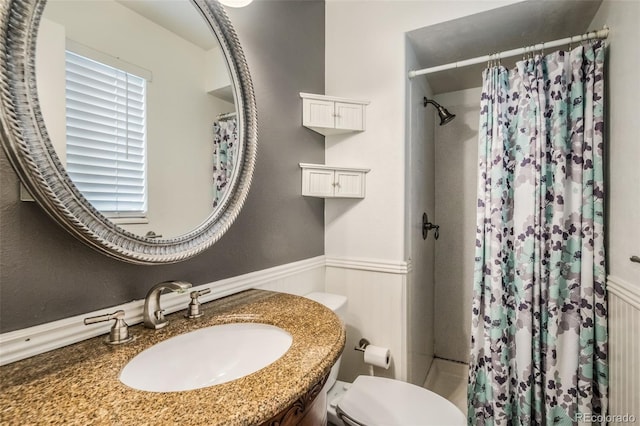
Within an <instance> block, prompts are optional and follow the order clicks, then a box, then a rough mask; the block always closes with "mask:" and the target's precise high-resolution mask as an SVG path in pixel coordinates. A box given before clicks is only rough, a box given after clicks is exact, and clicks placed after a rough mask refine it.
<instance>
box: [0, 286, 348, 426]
mask: <svg viewBox="0 0 640 426" xmlns="http://www.w3.org/2000/svg"><path fill="white" fill-rule="evenodd" d="M202 308H203V309H202V310H203V313H204V316H203V317H201V318H198V319H195V320H187V319H185V318H184V317H183V315H184V311H180V312H176V313H174V314H171V315H168V316H167V318H168V320H169V325H168V326H167V327H165V328H163V329H160V330H149V329H145V328H143V327H142V325H141V324H140V325H136V326H133V327H131V328H130V332H131V333H132V334H134V335H135V336H137V339H136V340H135V341H134V342H132V343H128V344H125V345H119V346H110V345H107V344H105V343H104V338H105V336H99V337H96V338H93V339H89V340H85V341H83V342H80V343H77V344H74V345H71V346H67V347H64V348H60V349H57V350H54V351H51V352H47V353H44V354H40V355H37V356H34V357H31V358H28V359H25V360H22V361H17V362H14V363H12V364H8V365H5V366H3V367H0V424H3V425H14V424H15V425H27V424H29V425H35V424H76V425H89V424H100V425H102V424H104V425H140V424H186V425H253V424H259V423H261V422H263V421H266V420H268V419H269V418H271V417H272V416H274V415H275V414H277V413H278V412H280V411H282V410H283V409H285V408H287V407H288V406H289V405H291V404H292V403H293V402H294V401H295V400H296V399H297V398H298V397H300V396H301V395H303V394H304V393H305V392H306V391H307V390H308V389H309V388H311V387H312V386H313V385H314V384H315V383H316V382H318V381H319V380H320V379H322V377H324V375H325V374H327V373H328V372H329V370H330V368H331V366H332V365H333V363H334V362H335V361H336V360H337V358H338V356H339V355H340V354H341V353H342V350H343V348H344V344H345V330H344V327H343V325H342V324H341V322H340V320H339V319H338V317H337V316H336V315H335V314H334V313H333V312H331V311H330V310H329V309H327V308H325V307H324V306H322V305H320V304H318V303H316V302H313V301H311V300H308V299H305V298H303V297H299V296H294V295H290V294H283V293H274V292H270V291H264V290H248V291H245V292H242V293H238V294H236V295H232V296H229V297H226V298H223V299H219V300H215V301H212V302H209V303H206V304H203V305H202ZM234 322H259V323H265V324H271V325H275V326H277V327H280V328H282V329H284V330H286V331H288V332H289V333H290V334H291V335H292V337H293V342H292V344H291V348H290V349H289V351H287V352H286V353H285V354H284V355H283V356H282V357H281V358H280V359H278V360H277V361H275V362H274V363H273V364H271V365H269V366H267V367H265V368H263V369H262V370H259V371H257V372H255V373H253V374H250V375H248V376H245V377H243V378H240V379H237V380H234V381H231V382H227V383H223V384H219V385H216V386H212V387H209V388H203V389H197V390H191V391H184V392H167V393H155V392H145V391H138V390H135V389H132V388H129V387H127V386H125V385H124V384H122V383H121V382H120V381H119V379H118V376H119V373H120V370H121V369H122V368H123V367H124V365H125V364H126V363H127V362H128V361H129V360H130V359H131V358H133V357H134V356H135V355H137V354H138V353H140V352H141V351H143V350H144V349H146V348H148V347H150V346H151V345H153V344H155V343H158V342H160V341H163V340H166V339H168V338H170V337H173V336H176V335H178V334H182V333H185V332H189V331H193V330H196V329H198V328H202V327H207V326H211V325H216V324H226V323H234ZM202 357H203V359H204V358H205V357H206V354H202Z"/></svg>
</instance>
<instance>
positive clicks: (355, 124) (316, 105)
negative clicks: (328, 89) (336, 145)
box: [300, 92, 369, 136]
mask: <svg viewBox="0 0 640 426" xmlns="http://www.w3.org/2000/svg"><path fill="white" fill-rule="evenodd" d="M300 97H301V98H302V125H303V126H305V127H307V128H309V129H311V130H313V131H315V132H318V133H320V134H322V135H325V136H332V135H339V134H343V133H351V132H363V131H364V130H365V121H366V106H367V105H368V104H369V101H357V100H353V99H346V98H337V97H334V96H325V95H314V94H311V93H302V92H301V93H300Z"/></svg>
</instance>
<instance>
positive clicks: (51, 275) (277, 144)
mask: <svg viewBox="0 0 640 426" xmlns="http://www.w3.org/2000/svg"><path fill="white" fill-rule="evenodd" d="M229 15H230V18H231V21H232V22H233V23H234V26H235V28H236V31H237V33H238V36H239V38H240V41H241V43H242V46H243V49H244V53H245V56H246V58H247V62H248V63H249V67H250V69H251V74H252V78H253V83H254V86H255V92H256V101H257V106H258V123H259V138H258V144H259V145H258V162H257V167H256V171H255V175H254V180H253V184H252V187H251V191H250V193H249V197H248V198H247V201H246V204H245V207H244V209H243V210H242V212H241V213H240V215H239V216H238V218H237V220H236V222H235V223H234V224H233V225H232V226H231V228H230V229H229V231H228V232H227V233H226V234H225V235H224V236H223V237H222V238H221V239H220V240H219V241H218V243H216V244H215V245H214V246H213V247H212V248H211V249H209V250H207V251H206V252H205V253H203V254H201V255H199V256H197V257H195V258H194V259H191V260H188V261H185V262H182V263H178V264H173V265H160V266H138V265H130V264H127V263H123V262H119V261H117V260H113V259H110V258H108V257H106V256H104V255H102V254H100V253H98V252H95V251H94V250H92V249H90V248H88V247H87V246H85V245H84V244H83V243H81V242H79V241H77V240H76V239H75V238H74V237H72V236H71V235H70V234H67V233H66V232H65V231H64V230H63V229H62V228H60V227H59V226H58V225H57V224H56V223H54V222H53V221H52V220H51V219H49V217H48V216H47V215H46V214H45V213H44V212H43V211H42V210H41V209H40V207H39V206H38V205H36V204H35V203H25V202H21V201H19V197H18V179H17V177H16V175H15V173H14V171H13V169H12V168H11V165H10V164H9V161H8V160H7V158H6V155H5V153H4V151H1V153H0V197H1V198H0V332H3V333H4V332H8V331H12V330H16V329H20V328H24V327H29V326H33V325H37V324H41V323H46V322H49V321H54V320H58V319H61V318H65V317H69V316H74V315H80V314H82V313H86V312H91V311H94V310H97V309H101V308H106V307H109V306H115V305H119V304H122V303H125V302H129V301H131V300H136V299H142V298H144V296H145V294H146V292H147V290H148V289H149V288H150V287H151V286H152V285H153V284H155V283H157V282H160V281H163V280H168V279H181V280H187V281H190V282H192V283H193V284H194V285H200V284H204V283H208V282H211V281H215V280H219V279H223V278H227V277H232V276H236V275H241V274H244V273H248V272H252V271H256V270H260V269H264V268H269V267H272V266H276V265H281V264H285V263H289V262H293V261H296V260H301V259H306V258H310V257H314V256H318V255H322V254H324V202H323V200H321V199H311V198H305V197H302V196H301V195H300V169H299V167H298V163H299V162H311V163H313V162H319V163H323V162H324V138H323V137H322V136H320V135H319V134H316V133H314V132H312V131H310V130H307V129H306V128H303V127H302V126H301V114H302V113H301V99H300V98H299V95H298V93H299V92H301V91H303V92H312V93H324V2H322V1H303V2H291V1H269V2H254V3H252V4H251V5H250V6H248V7H246V8H242V9H232V10H230V11H229Z"/></svg>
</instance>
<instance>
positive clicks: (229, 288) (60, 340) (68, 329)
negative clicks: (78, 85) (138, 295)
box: [0, 256, 326, 365]
mask: <svg viewBox="0 0 640 426" xmlns="http://www.w3.org/2000/svg"><path fill="white" fill-rule="evenodd" d="M325 264H326V260H325V257H324V256H317V257H313V258H310V259H304V260H300V261H297V262H292V263H287V264H284V265H278V266H275V267H273V268H268V269H263V270H260V271H256V272H250V273H248V274H244V275H239V276H236V277H231V278H227V279H223V280H219V281H215V282H211V283H208V284H203V285H200V286H196V287H193V289H191V290H202V289H204V288H211V290H212V291H211V293H210V294H207V295H204V296H202V297H201V298H200V300H201V302H209V301H211V300H215V299H219V298H221V297H225V296H229V295H231V294H235V293H238V292H240V291H244V290H248V289H251V288H254V287H257V286H259V285H262V284H265V283H268V282H271V281H276V280H280V279H284V278H287V277H290V276H292V275H295V274H300V273H304V272H307V271H311V270H313V269H316V268H324V267H325ZM189 300H190V297H189V293H188V292H187V293H184V294H176V293H170V294H163V295H162V307H163V309H164V310H165V312H166V313H167V314H169V313H173V312H177V311H180V310H183V309H185V308H186V307H187V305H188V303H189ZM143 307H144V300H135V301H133V302H129V303H125V304H123V305H118V306H113V307H110V308H105V309H100V310H98V311H94V312H87V313H85V314H82V315H77V316H74V317H70V318H64V319H62V320H58V321H53V322H50V323H46V324H41V325H36V326H33V327H29V328H24V329H21V330H16V331H11V332H8V333H3V334H1V335H0V365H5V364H9V363H12V362H15V361H19V360H21V359H25V358H29V357H31V356H34V355H38V354H41V353H44V352H48V351H51V350H54V349H58V348H61V347H64V346H68V345H71V344H73V343H77V342H80V341H82V340H86V339H90V338H92V337H96V336H100V335H103V334H108V333H109V329H110V327H111V324H110V323H99V324H92V325H88V326H86V325H84V322H83V321H84V319H85V318H87V317H91V316H97V315H103V314H106V313H110V312H115V311H117V310H119V309H122V310H124V311H125V313H126V316H125V321H126V322H127V324H129V325H135V324H139V323H141V322H142V310H143Z"/></svg>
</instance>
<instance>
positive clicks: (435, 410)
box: [305, 292, 467, 426]
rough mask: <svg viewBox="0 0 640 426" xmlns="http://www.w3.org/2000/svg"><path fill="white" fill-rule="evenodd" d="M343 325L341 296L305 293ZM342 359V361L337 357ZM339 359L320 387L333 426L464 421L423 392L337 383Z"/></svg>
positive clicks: (369, 379) (395, 385) (389, 384)
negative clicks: (323, 385) (324, 392)
mask: <svg viewBox="0 0 640 426" xmlns="http://www.w3.org/2000/svg"><path fill="white" fill-rule="evenodd" d="M305 297H307V298H309V299H311V300H314V301H316V302H318V303H321V304H323V305H325V306H326V307H327V308H329V309H331V310H333V311H334V312H335V313H336V315H338V317H339V318H340V319H341V320H343V321H344V312H345V310H346V306H347V298H346V297H345V296H341V295H337V294H330V293H321V292H315V293H309V294H307V295H306V296H305ZM340 358H342V357H340ZM340 358H338V361H337V362H336V363H335V365H334V366H333V368H331V372H330V373H329V378H328V379H327V383H326V385H325V387H324V390H325V391H326V392H327V416H328V420H329V423H330V424H333V425H335V426H343V425H346V426H447V425H456V426H458V425H459V426H464V425H466V424H467V419H466V418H465V416H464V414H462V412H461V411H460V410H459V409H458V407H456V406H455V405H454V404H453V403H451V402H450V401H448V400H446V399H445V398H443V397H441V396H440V395H438V394H435V393H433V392H431V391H429V390H427V389H425V388H421V387H419V386H415V385H412V384H410V383H406V382H402V381H400V380H393V379H387V378H383V377H373V376H358V377H357V378H356V380H355V381H354V382H353V383H346V382H342V381H339V380H337V377H338V370H339V368H340Z"/></svg>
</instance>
